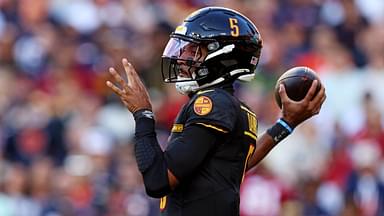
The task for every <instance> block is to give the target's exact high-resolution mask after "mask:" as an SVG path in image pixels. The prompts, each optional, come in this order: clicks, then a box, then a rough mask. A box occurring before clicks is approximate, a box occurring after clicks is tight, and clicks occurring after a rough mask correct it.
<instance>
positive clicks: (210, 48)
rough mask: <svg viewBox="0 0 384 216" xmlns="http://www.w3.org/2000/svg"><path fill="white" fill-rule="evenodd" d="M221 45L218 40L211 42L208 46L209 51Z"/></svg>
mask: <svg viewBox="0 0 384 216" xmlns="http://www.w3.org/2000/svg"><path fill="white" fill-rule="evenodd" d="M219 47H220V44H219V42H217V41H216V42H212V43H209V44H208V46H207V49H208V51H209V52H211V51H215V50H217V49H219Z"/></svg>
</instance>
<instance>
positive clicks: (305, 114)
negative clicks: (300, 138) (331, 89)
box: [279, 80, 326, 127]
mask: <svg viewBox="0 0 384 216" xmlns="http://www.w3.org/2000/svg"><path fill="white" fill-rule="evenodd" d="M317 85H318V81H317V80H314V81H313V82H312V86H311V88H310V89H309V90H308V93H307V95H306V96H305V97H304V99H303V100H301V101H294V100H291V99H290V98H289V97H288V95H287V93H286V91H285V88H284V85H283V84H281V85H280V89H279V94H280V97H281V102H282V105H283V106H282V115H283V116H282V117H283V119H284V120H285V121H287V123H289V124H290V125H291V126H293V127H296V126H297V125H299V124H300V123H302V122H304V121H305V120H307V119H309V118H311V117H312V116H314V115H317V114H319V112H320V109H321V106H322V105H323V103H324V101H325V99H326V94H325V88H324V86H323V85H321V88H320V90H319V92H318V93H317V94H316V88H317ZM315 94H316V95H315Z"/></svg>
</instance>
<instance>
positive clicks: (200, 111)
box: [193, 96, 212, 115]
mask: <svg viewBox="0 0 384 216" xmlns="http://www.w3.org/2000/svg"><path fill="white" fill-rule="evenodd" d="M193 110H194V111H195V113H196V114H197V115H207V114H208V113H210V112H211V110H212V101H211V99H210V98H209V97H207V96H200V97H198V98H197V99H196V101H195V103H194V104H193Z"/></svg>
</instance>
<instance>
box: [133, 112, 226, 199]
mask: <svg viewBox="0 0 384 216" xmlns="http://www.w3.org/2000/svg"><path fill="white" fill-rule="evenodd" d="M135 120H136V132H135V157H136V160H137V164H138V167H139V170H140V172H141V174H142V176H143V180H144V185H145V189H146V192H147V194H148V195H149V196H151V197H155V198H160V197H163V196H165V195H167V194H168V193H169V192H170V191H171V188H170V186H169V182H168V169H169V170H170V171H171V172H172V173H173V174H174V175H175V176H176V178H177V179H178V180H179V181H182V179H183V178H184V177H186V176H188V175H189V174H191V173H192V172H193V171H194V170H195V169H196V168H197V167H198V166H199V165H200V164H201V162H202V161H203V160H204V158H205V157H206V155H207V154H208V152H209V151H210V150H211V149H212V148H213V147H214V144H215V143H216V139H217V138H218V136H219V135H222V134H219V133H218V132H214V131H213V130H210V129H209V128H206V127H203V126H199V125H195V124H192V125H189V126H188V127H186V128H185V130H184V131H183V134H182V136H181V137H180V138H179V139H175V140H174V141H172V142H171V143H169V144H168V148H167V150H166V152H165V153H163V151H162V150H161V148H160V145H159V143H158V141H157V138H156V133H155V121H154V120H153V119H152V118H148V117H144V116H143V115H135Z"/></svg>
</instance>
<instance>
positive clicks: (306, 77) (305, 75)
mask: <svg viewBox="0 0 384 216" xmlns="http://www.w3.org/2000/svg"><path fill="white" fill-rule="evenodd" d="M314 80H318V86H317V89H316V93H317V92H318V91H319V90H320V88H321V82H320V79H319V77H318V76H317V74H316V72H315V71H314V70H312V69H311V68H309V67H304V66H299V67H294V68H291V69H289V70H287V71H286V72H284V73H283V74H282V75H281V76H280V77H279V79H278V80H277V82H276V86H275V99H276V103H277V105H278V106H279V107H280V109H281V108H282V107H281V106H282V104H281V98H280V94H279V86H280V83H282V84H284V87H285V91H286V92H287V95H288V97H289V98H290V99H292V100H294V101H300V100H302V99H303V98H304V97H305V95H307V92H308V90H309V88H310V87H311V85H312V81H314ZM315 95H316V94H315Z"/></svg>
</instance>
